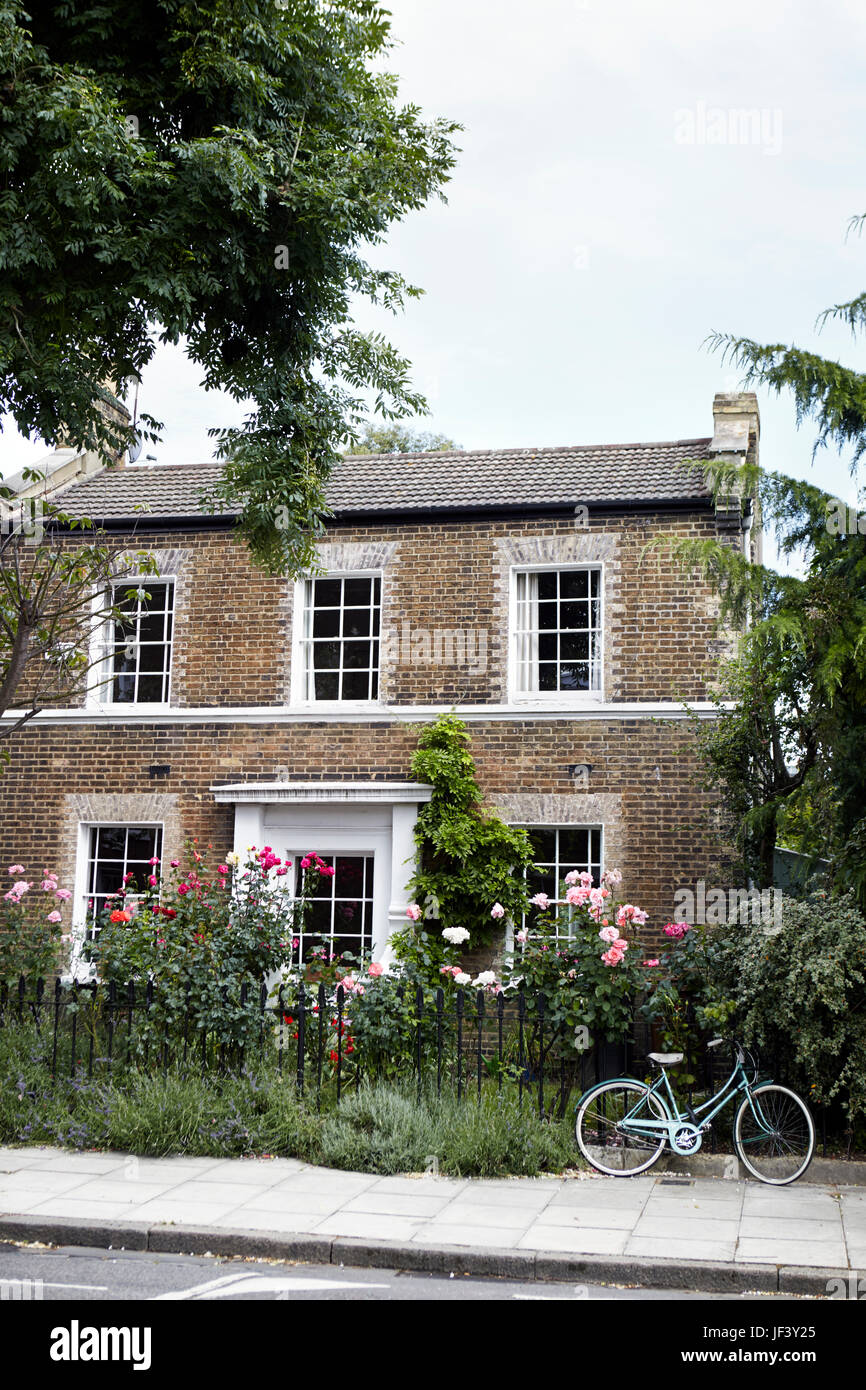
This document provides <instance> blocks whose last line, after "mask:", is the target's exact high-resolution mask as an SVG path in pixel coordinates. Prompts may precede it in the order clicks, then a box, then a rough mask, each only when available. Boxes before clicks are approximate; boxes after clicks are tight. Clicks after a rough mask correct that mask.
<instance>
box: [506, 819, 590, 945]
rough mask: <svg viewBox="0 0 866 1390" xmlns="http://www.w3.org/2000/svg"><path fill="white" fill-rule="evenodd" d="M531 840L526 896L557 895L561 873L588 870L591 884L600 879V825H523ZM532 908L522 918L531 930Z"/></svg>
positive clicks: (555, 896)
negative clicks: (531, 852) (538, 894)
mask: <svg viewBox="0 0 866 1390" xmlns="http://www.w3.org/2000/svg"><path fill="white" fill-rule="evenodd" d="M524 828H525V829H526V831H527V833H528V835H529V838H530V840H531V842H532V848H533V851H534V858H535V863H534V864H533V866H532V868H531V869H529V871H528V872H527V875H526V878H527V887H528V888H529V894H530V897H535V895H536V893H546V894H547V896H548V897H549V898H557V897H559V887H560V884H561V883H562V881H563V879H564V878H565V875H566V874H568V873H572V872H573V871H574V870H577V872H578V873H591V874H592V881H593V884H594V885H595V886H596V887H597V886H598V884H599V883H600V881H601V866H602V861H601V826H600V825H559V826H550V825H527V826H525V827H524ZM535 916H536V911H535V910H534V909H533V911H532V913H531V914H528V915H527V917H526V918H524V921H523V924H522V925H523V926H524V927H528V928H530V929H531V927H532V923H533V921H534V920H535Z"/></svg>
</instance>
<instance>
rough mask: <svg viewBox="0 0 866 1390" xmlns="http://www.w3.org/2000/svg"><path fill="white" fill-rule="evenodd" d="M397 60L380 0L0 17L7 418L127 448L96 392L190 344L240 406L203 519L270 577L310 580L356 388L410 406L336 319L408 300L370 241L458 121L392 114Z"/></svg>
mask: <svg viewBox="0 0 866 1390" xmlns="http://www.w3.org/2000/svg"><path fill="white" fill-rule="evenodd" d="M391 47H392V40H391V38H390V33H389V18H388V14H387V12H386V11H384V10H383V9H381V8H380V7H379V6H378V5H377V4H375V3H373V0H327V3H326V0H232V3H227V0H205V3H202V4H196V5H191V4H188V3H186V0H150V3H144V0H123V3H121V2H120V0H99V3H96V0H71V3H63V4H60V3H48V0H27V3H26V4H22V3H18V0H0V108H2V121H0V176H2V186H3V194H2V198H0V268H2V272H3V274H2V286H0V413H8V414H11V416H12V417H13V419H14V420H15V421H16V422H17V424H18V427H19V428H20V429H21V430H22V431H24V432H26V433H28V434H30V433H36V434H38V435H39V436H40V437H41V438H42V439H44V440H45V441H46V443H48V444H55V443H57V442H59V441H62V442H64V443H67V444H69V443H71V444H73V445H75V446H76V447H88V448H103V449H108V450H116V449H118V448H122V447H123V446H124V445H126V444H128V443H129V441H130V435H131V431H132V425H131V424H124V423H123V422H122V421H121V420H120V419H119V418H116V417H115V418H111V417H109V416H106V415H105V413H103V412H101V411H100V410H99V408H98V396H99V392H100V390H101V389H102V388H103V387H104V384H105V383H120V382H124V381H129V380H131V379H136V378H138V377H140V375H141V373H142V371H143V369H144V367H145V366H146V364H147V363H148V362H149V361H150V360H151V358H152V356H153V353H154V351H155V349H156V341H157V336H158V337H159V339H160V340H161V341H163V342H171V343H177V342H179V341H180V340H181V339H183V340H184V341H185V343H186V350H187V352H188V354H189V356H190V357H191V359H192V360H193V361H195V362H196V363H198V364H199V365H200V366H201V368H202V373H203V382H204V385H205V386H206V387H208V388H218V389H221V390H224V391H226V392H228V393H229V394H230V395H231V396H232V397H233V398H234V399H235V400H237V401H244V402H251V403H252V405H251V410H250V413H249V414H248V416H247V418H246V420H245V422H244V424H243V426H242V427H240V428H233V429H227V430H223V431H221V432H220V431H213V433H214V434H215V435H216V453H217V456H218V457H219V458H220V459H222V460H224V462H225V470H224V481H223V482H222V483H221V485H220V486H219V488H218V489H217V495H216V497H215V498H214V505H218V504H219V501H220V500H221V499H228V500H231V501H233V502H238V501H239V502H240V504H241V509H242V510H241V517H240V522H241V525H242V527H243V530H244V533H245V535H246V538H247V540H248V542H249V545H250V547H251V549H252V552H253V554H254V556H255V558H256V559H257V560H258V561H259V562H260V563H261V564H262V565H263V566H264V567H265V568H266V569H267V570H268V571H270V572H274V573H282V572H288V573H292V572H296V571H297V570H298V569H300V568H302V567H304V566H305V565H307V564H308V563H309V562H310V561H311V558H312V555H313V542H314V540H315V538H316V536H317V535H318V534H319V533H320V531H321V527H322V520H321V518H322V515H323V513H324V512H325V510H326V509H325V502H324V492H323V488H324V483H325V481H326V479H327V476H328V473H329V470H330V468H331V467H332V465H333V463H334V462H335V460H336V459H337V457H338V454H337V445H338V444H339V442H340V441H341V440H342V439H343V438H344V437H345V435H346V433H347V432H348V433H349V435H350V437H352V435H353V434H354V430H355V427H356V424H357V422H358V420H359V419H360V414H359V412H360V409H361V401H360V399H359V396H358V393H359V392H361V391H365V392H370V391H372V393H373V397H374V408H375V410H376V413H377V414H379V415H381V416H383V417H384V418H386V419H396V418H400V417H402V416H405V415H417V414H418V413H419V411H423V410H424V408H425V406H424V401H423V398H422V397H421V396H420V395H419V394H418V393H417V392H416V391H414V390H413V389H412V387H411V385H410V383H409V378H408V372H409V366H408V363H407V362H406V361H405V359H404V358H403V357H401V356H400V354H399V353H398V352H397V351H396V350H395V349H394V347H393V346H392V345H391V344H390V343H389V342H388V341H387V340H386V339H385V338H384V337H383V336H382V335H381V334H379V333H370V332H368V333H365V332H362V331H361V330H360V329H359V328H357V327H356V326H355V325H354V324H353V323H352V321H351V306H352V301H353V299H358V298H359V299H361V300H367V301H368V302H370V303H373V304H381V305H384V306H385V307H387V308H389V309H391V310H393V311H396V310H397V309H399V308H400V307H401V305H402V304H403V303H404V302H405V300H406V298H407V297H413V296H416V295H418V294H419V293H420V290H418V288H417V287H415V286H413V285H410V284H408V283H407V282H406V281H405V280H404V279H403V277H402V276H401V275H399V274H398V273H396V272H395V271H392V270H387V269H379V268H376V267H375V266H373V265H372V264H371V263H370V262H369V261H368V260H367V259H366V258H365V251H364V248H365V247H370V246H376V245H378V244H381V243H382V242H383V241H384V239H385V236H386V234H387V232H388V230H389V228H390V227H391V225H392V224H393V223H394V222H395V221H398V220H399V219H401V218H402V217H404V216H405V215H406V214H407V213H408V212H410V211H412V210H414V209H417V208H420V207H422V206H423V205H424V204H425V203H426V202H427V201H428V199H429V198H431V197H432V196H434V195H439V196H441V193H442V188H443V186H444V184H445V182H446V180H447V178H448V176H449V172H450V170H451V168H452V166H453V163H454V158H455V147H454V144H453V140H452V136H453V134H454V132H455V130H456V129H457V127H456V126H455V125H454V124H453V123H451V122H448V121H445V120H441V119H436V120H433V121H429V122H425V121H424V120H422V118H421V114H420V112H419V110H418V109H417V107H415V106H411V105H408V106H401V105H399V103H398V100H397V80H396V78H395V77H393V76H391V75H387V74H385V73H383V72H381V71H380V70H379V66H378V65H379V63H380V62H381V60H382V59H383V57H384V56H386V55H387V54H388V53H389V51H390V49H391ZM138 423H139V429H140V433H141V434H142V435H144V437H146V438H154V437H156V432H157V431H158V429H159V428H160V426H159V422H158V421H155V420H153V419H152V418H151V417H150V416H147V415H143V416H142V417H141V418H140V420H139V422H138Z"/></svg>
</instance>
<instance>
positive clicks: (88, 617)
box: [0, 502, 155, 759]
mask: <svg viewBox="0 0 866 1390" xmlns="http://www.w3.org/2000/svg"><path fill="white" fill-rule="evenodd" d="M61 524H62V525H63V526H64V527H67V526H68V527H70V528H72V530H73V531H74V532H75V535H74V537H73V539H72V540H71V541H70V538H69V536H68V534H64V531H62V530H61V529H59V528H60V526H61ZM154 571H155V564H154V561H153V558H152V556H150V555H149V554H147V553H146V552H141V553H140V554H134V555H131V554H129V553H127V554H119V553H118V552H117V549H116V547H112V546H110V545H106V544H105V543H104V540H103V537H102V536H101V535H100V533H99V532H96V531H94V530H93V528H92V527H91V524H90V522H89V521H82V520H73V519H71V518H69V517H67V516H66V515H65V514H64V513H62V512H60V511H59V509H58V508H56V507H51V506H48V505H45V504H43V505H42V506H41V508H36V507H34V508H33V509H32V510H31V509H30V507H29V506H28V503H27V502H25V503H24V504H23V505H21V506H19V507H17V508H15V509H14V510H13V511H11V512H10V514H9V516H8V517H7V519H6V522H5V530H4V531H3V532H2V534H0V715H3V714H5V713H6V711H7V710H8V709H10V708H16V707H17V708H21V709H22V714H21V716H20V718H19V719H18V720H16V722H15V723H14V724H9V725H6V726H4V727H3V729H2V731H0V739H2V740H4V741H5V742H7V743H8V740H9V739H10V738H11V737H12V735H13V734H15V733H17V731H18V730H19V729H20V728H21V727H22V726H23V725H24V724H26V723H27V722H28V721H29V720H31V719H32V718H33V717H34V715H36V714H38V713H39V711H40V709H41V708H42V707H43V706H45V705H46V704H54V703H56V702H57V700H58V699H67V700H68V699H69V697H70V695H72V693H73V692H74V691H76V690H78V691H80V690H81V687H82V683H83V682H84V680H85V678H86V677H87V675H88V673H90V672H91V671H92V670H93V668H94V667H95V666H96V665H98V664H101V662H102V659H103V658H102V653H99V654H98V655H96V656H92V655H91V650H90V638H91V635H92V633H93V631H94V629H95V628H98V627H103V626H106V625H108V624H111V623H116V624H121V625H122V624H123V622H124V616H123V613H122V612H121V609H120V607H119V605H118V603H117V602H116V600H117V599H119V600H120V603H122V602H123V599H124V597H125V596H127V594H131V593H132V592H133V590H134V591H135V592H136V593H137V592H139V588H138V586H140V588H141V590H142V591H143V592H144V593H146V592H147V590H146V583H147V581H146V577H145V576H146V575H147V574H152V573H154ZM136 575H137V576H139V578H138V579H137V580H135V579H134V578H133V576H136ZM124 579H126V580H127V581H128V582H129V584H130V585H131V586H133V587H132V588H130V590H128V591H125V593H117V592H116V590H115V587H114V586H115V585H117V584H122V583H123V581H124ZM95 595H96V597H95ZM0 759H8V749H3V751H2V753H0Z"/></svg>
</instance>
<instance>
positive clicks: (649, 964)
mask: <svg viewBox="0 0 866 1390" xmlns="http://www.w3.org/2000/svg"><path fill="white" fill-rule="evenodd" d="M660 963H661V962H660V961H657V960H645V961H641V964H642V965H647V966H653V965H659V964H660Z"/></svg>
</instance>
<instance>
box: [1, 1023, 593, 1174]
mask: <svg viewBox="0 0 866 1390" xmlns="http://www.w3.org/2000/svg"><path fill="white" fill-rule="evenodd" d="M47 1046H48V1045H47V1043H46V1037H45V1035H44V1034H41V1035H40V1034H39V1033H38V1032H37V1030H36V1028H35V1027H34V1025H33V1024H32V1023H30V1022H27V1021H25V1022H24V1023H22V1024H21V1025H18V1024H17V1023H15V1022H13V1021H12V1020H7V1022H6V1024H5V1025H4V1026H3V1027H0V1144H55V1145H62V1146H64V1147H68V1148H76V1149H85V1148H88V1149H90V1148H106V1149H113V1150H116V1151H121V1152H124V1153H128V1154H141V1155H150V1156H153V1157H157V1158H158V1157H163V1156H167V1155H170V1154H176V1153H183V1154H191V1155H192V1154H202V1155H206V1156H213V1157H225V1158H232V1157H239V1156H245V1155H252V1154H259V1155H270V1156H276V1155H285V1156H289V1157H295V1158H300V1159H302V1160H304V1161H305V1162H307V1163H317V1164H322V1165H324V1166H326V1167H328V1168H349V1169H356V1170H360V1171H363V1172H374V1173H401V1172H407V1171H408V1172H421V1171H424V1170H430V1169H431V1168H432V1169H433V1170H434V1171H439V1172H442V1173H452V1174H454V1175H455V1176H463V1177H468V1176H477V1177H497V1176H505V1175H508V1174H526V1175H532V1174H535V1173H538V1172H559V1171H561V1170H562V1169H563V1168H566V1167H571V1166H574V1165H575V1163H576V1162H577V1160H576V1156H575V1153H574V1141H573V1136H572V1134H571V1132H570V1128H569V1126H568V1125H565V1124H558V1123H556V1122H553V1121H544V1122H542V1121H540V1120H539V1119H538V1117H537V1115H536V1114H535V1111H534V1109H533V1107H532V1106H531V1105H528V1104H524V1105H523V1106H522V1107H520V1106H519V1104H518V1100H517V1098H516V1097H514V1096H510V1095H503V1096H499V1095H497V1094H496V1092H495V1091H493V1090H490V1091H485V1093H484V1095H483V1097H482V1099H481V1102H480V1103H479V1102H478V1101H477V1100H476V1099H474V1098H472V1099H470V1098H468V1097H467V1098H465V1099H463V1100H461V1101H458V1100H457V1099H456V1097H455V1096H454V1095H453V1094H451V1093H450V1092H446V1093H444V1094H443V1095H442V1096H441V1098H437V1097H436V1095H435V1094H434V1093H431V1092H427V1091H425V1092H424V1095H423V1098H422V1101H421V1102H420V1103H419V1101H418V1096H417V1090H416V1088H415V1087H414V1086H412V1087H406V1088H401V1087H400V1086H396V1085H386V1084H384V1083H382V1084H377V1085H368V1084H365V1085H364V1086H362V1087H360V1088H359V1089H358V1090H357V1091H356V1092H353V1093H352V1094H351V1095H349V1096H346V1097H345V1098H344V1099H343V1101H342V1102H341V1104H340V1105H339V1107H332V1106H331V1104H330V1101H329V1098H328V1097H327V1096H326V1098H325V1102H326V1103H325V1104H324V1106H323V1108H322V1110H321V1111H319V1110H317V1109H316V1107H315V1104H314V1103H307V1102H305V1101H304V1100H303V1099H302V1098H300V1097H299V1096H298V1093H297V1091H296V1089H295V1085H294V1083H293V1081H292V1079H291V1078H290V1077H282V1076H280V1074H279V1073H278V1071H277V1070H276V1068H275V1066H274V1063H273V1061H271V1062H270V1063H267V1064H263V1065H259V1066H256V1067H250V1068H247V1069H245V1070H244V1071H243V1072H241V1073H240V1074H235V1075H226V1076H216V1075H209V1076H208V1077H207V1078H203V1077H201V1076H199V1075H197V1073H196V1071H195V1069H194V1068H192V1069H190V1070H189V1071H181V1070H179V1069H178V1068H176V1067H173V1066H172V1067H169V1068H168V1069H167V1070H166V1071H165V1072H163V1071H162V1070H161V1069H160V1070H158V1071H156V1072H151V1071H146V1070H143V1069H140V1068H138V1067H135V1066H133V1067H129V1068H125V1069H123V1070H122V1071H120V1070H118V1071H117V1072H116V1074H115V1075H113V1076H112V1077H111V1078H109V1079H106V1078H101V1079H99V1080H93V1081H88V1080H87V1079H86V1078H85V1077H83V1076H82V1075H81V1074H80V1073H78V1074H76V1075H75V1076H72V1077H70V1076H63V1075H58V1076H55V1077H51V1076H50V1074H49V1072H48V1070H47V1068H46V1055H47V1051H46V1049H47Z"/></svg>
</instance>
